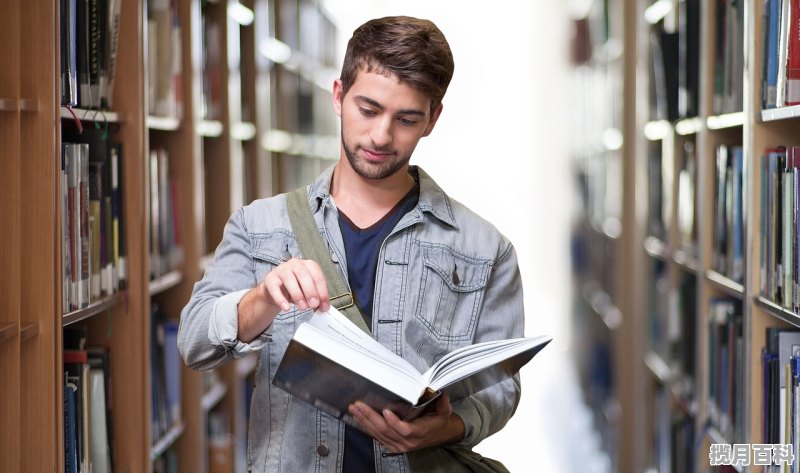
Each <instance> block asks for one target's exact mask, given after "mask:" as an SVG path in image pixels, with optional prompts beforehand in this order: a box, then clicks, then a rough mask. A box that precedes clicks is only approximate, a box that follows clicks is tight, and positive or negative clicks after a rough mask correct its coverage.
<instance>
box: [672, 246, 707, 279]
mask: <svg viewBox="0 0 800 473" xmlns="http://www.w3.org/2000/svg"><path fill="white" fill-rule="evenodd" d="M672 260H673V261H674V262H675V264H677V265H678V266H679V267H681V268H683V269H685V270H686V271H689V272H691V273H694V274H700V271H701V269H700V261H698V260H697V258H695V257H693V256H691V255H690V254H689V253H688V252H686V251H685V250H676V251H675V253H674V254H673V256H672Z"/></svg>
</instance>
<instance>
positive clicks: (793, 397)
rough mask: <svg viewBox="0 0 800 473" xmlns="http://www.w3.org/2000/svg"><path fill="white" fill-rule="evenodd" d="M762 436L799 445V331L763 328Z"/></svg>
mask: <svg viewBox="0 0 800 473" xmlns="http://www.w3.org/2000/svg"><path fill="white" fill-rule="evenodd" d="M762 370H763V371H762V377H763V389H764V404H763V409H764V411H763V412H764V421H763V424H762V429H763V432H764V440H765V441H766V442H770V443H775V444H778V443H780V444H792V445H793V446H794V450H795V451H797V448H798V446H800V438H799V437H800V432H798V427H800V424H798V421H800V383H798V377H799V376H800V331H798V330H797V329H781V328H777V327H770V328H768V329H767V337H766V344H765V347H764V349H763V351H762Z"/></svg>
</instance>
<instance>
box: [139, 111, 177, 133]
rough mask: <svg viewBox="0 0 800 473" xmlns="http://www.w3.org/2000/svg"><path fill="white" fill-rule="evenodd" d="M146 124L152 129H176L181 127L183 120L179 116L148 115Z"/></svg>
mask: <svg viewBox="0 0 800 473" xmlns="http://www.w3.org/2000/svg"><path fill="white" fill-rule="evenodd" d="M145 126H146V127H147V128H148V129H150V130H161V131H175V130H177V129H178V128H180V126H181V121H180V119H179V118H177V117H159V116H156V115H148V116H147V118H145Z"/></svg>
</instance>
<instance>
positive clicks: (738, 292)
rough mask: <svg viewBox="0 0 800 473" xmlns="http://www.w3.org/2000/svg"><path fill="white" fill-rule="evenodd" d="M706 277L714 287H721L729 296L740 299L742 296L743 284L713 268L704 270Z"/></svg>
mask: <svg viewBox="0 0 800 473" xmlns="http://www.w3.org/2000/svg"><path fill="white" fill-rule="evenodd" d="M706 279H707V280H708V281H710V282H712V283H713V284H714V286H715V287H717V288H718V289H721V290H722V291H723V292H725V293H727V294H728V295H729V296H733V297H736V298H738V299H742V298H743V297H744V286H743V285H742V284H739V283H738V282H736V281H734V280H732V279H730V278H728V277H727V276H724V275H722V274H720V273H718V272H716V271H714V270H713V269H709V270H707V271H706Z"/></svg>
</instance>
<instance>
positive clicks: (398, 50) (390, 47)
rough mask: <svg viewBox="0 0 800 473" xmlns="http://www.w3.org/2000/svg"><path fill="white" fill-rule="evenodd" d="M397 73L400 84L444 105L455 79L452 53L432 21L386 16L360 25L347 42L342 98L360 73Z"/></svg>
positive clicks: (433, 107)
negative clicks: (449, 87) (444, 99)
mask: <svg viewBox="0 0 800 473" xmlns="http://www.w3.org/2000/svg"><path fill="white" fill-rule="evenodd" d="M362 67H364V68H365V69H366V70H367V71H370V72H378V73H381V74H383V73H392V74H395V75H396V76H397V77H398V78H399V79H400V81H402V82H404V83H406V84H408V85H410V86H411V87H413V88H414V89H416V90H419V91H420V92H422V93H424V94H426V95H428V97H430V98H431V101H432V102H431V111H433V110H434V109H435V108H436V106H437V105H438V104H439V103H441V101H442V98H443V97H444V93H445V92H446V91H447V86H448V85H449V84H450V79H451V78H452V77H453V68H454V64H453V54H452V53H451V52H450V45H449V44H448V43H447V39H445V37H444V35H443V34H442V32H441V31H440V30H439V28H437V27H436V25H435V24H433V22H431V21H429V20H420V19H418V18H412V17H408V16H387V17H384V18H377V19H374V20H370V21H368V22H366V23H364V24H363V25H361V26H359V27H358V28H357V29H356V30H355V31H354V32H353V37H352V38H350V41H348V42H347V51H346V52H345V56H344V63H343V65H342V76H341V80H342V92H343V93H342V96H344V95H346V94H347V92H348V91H349V90H350V87H351V86H352V85H353V83H354V82H355V80H356V75H357V74H358V71H359V70H360V69H361V68H362Z"/></svg>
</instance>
